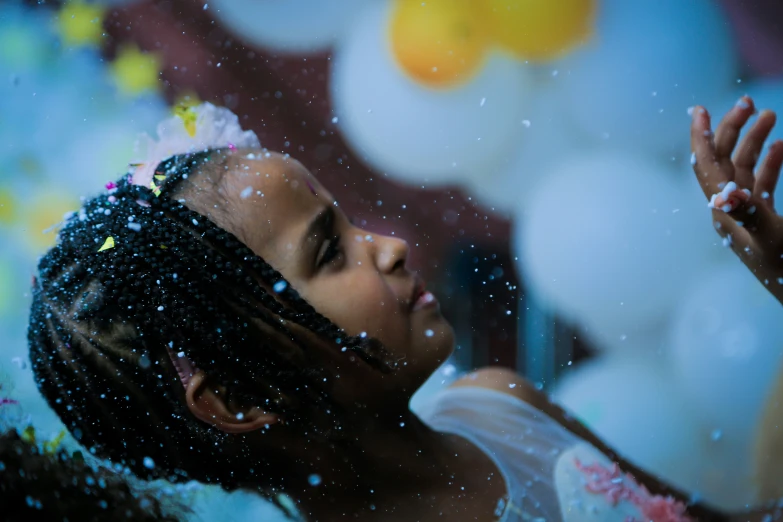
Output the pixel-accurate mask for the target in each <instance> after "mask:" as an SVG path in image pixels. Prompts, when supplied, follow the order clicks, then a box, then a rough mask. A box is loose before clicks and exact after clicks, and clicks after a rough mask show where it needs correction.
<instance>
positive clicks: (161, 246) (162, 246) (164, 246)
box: [160, 245, 169, 250]
mask: <svg viewBox="0 0 783 522" xmlns="http://www.w3.org/2000/svg"><path fill="white" fill-rule="evenodd" d="M160 248H162V249H163V250H168V248H169V247H167V246H166V245H160Z"/></svg>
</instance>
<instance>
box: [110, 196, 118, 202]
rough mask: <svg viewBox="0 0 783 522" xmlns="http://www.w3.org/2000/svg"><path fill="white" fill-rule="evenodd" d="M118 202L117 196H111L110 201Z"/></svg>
mask: <svg viewBox="0 0 783 522" xmlns="http://www.w3.org/2000/svg"><path fill="white" fill-rule="evenodd" d="M116 202H117V198H115V197H114V196H109V203H116Z"/></svg>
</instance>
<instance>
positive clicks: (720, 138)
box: [715, 96, 764, 161]
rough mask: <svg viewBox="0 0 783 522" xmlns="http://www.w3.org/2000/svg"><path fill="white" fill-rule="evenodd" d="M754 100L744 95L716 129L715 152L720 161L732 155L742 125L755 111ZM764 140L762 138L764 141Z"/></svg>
mask: <svg viewBox="0 0 783 522" xmlns="http://www.w3.org/2000/svg"><path fill="white" fill-rule="evenodd" d="M755 110H756V109H755V107H754V106H753V100H751V99H750V97H748V96H743V97H742V98H740V99H739V100H738V101H737V103H736V104H735V105H734V107H732V109H731V110H730V111H729V112H727V113H726V115H725V116H724V117H723V119H722V120H721V122H720V124H719V125H718V129H717V130H716V131H715V154H716V158H717V159H718V161H723V160H726V159H729V158H730V157H731V152H732V151H733V150H734V147H735V146H736V145H737V139H738V138H739V135H740V131H741V130H742V127H743V126H744V125H745V123H747V121H748V118H750V117H751V116H752V115H753V113H754V112H755ZM763 142H764V141H763V140H762V143H763Z"/></svg>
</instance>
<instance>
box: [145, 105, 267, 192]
mask: <svg viewBox="0 0 783 522" xmlns="http://www.w3.org/2000/svg"><path fill="white" fill-rule="evenodd" d="M157 131H158V139H157V140H155V139H154V138H152V137H151V136H149V135H148V134H143V135H142V136H141V137H140V139H139V141H137V142H136V149H135V158H136V159H135V160H134V161H133V163H131V167H132V170H131V174H132V176H133V181H132V182H133V184H134V185H140V186H144V187H149V188H152V189H153V190H156V189H157V187H155V182H154V181H153V176H154V175H155V169H156V168H157V167H158V165H159V164H160V163H161V162H162V161H164V160H166V159H168V158H170V157H172V156H176V155H179V154H188V153H193V152H199V151H203V150H206V149H217V148H223V147H229V148H231V149H235V148H261V144H260V143H259V141H258V137H257V136H256V135H255V133H254V132H253V131H249V130H247V131H246V130H242V126H241V125H240V124H239V118H237V115H236V114H234V113H233V112H231V111H230V110H228V109H226V108H225V107H216V106H214V105H212V104H211V103H209V102H206V103H202V104H200V105H196V106H194V107H176V108H175V109H174V116H172V117H170V118H167V119H165V120H163V121H162V122H160V123H159V124H158V129H157Z"/></svg>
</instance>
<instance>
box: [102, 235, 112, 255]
mask: <svg viewBox="0 0 783 522" xmlns="http://www.w3.org/2000/svg"><path fill="white" fill-rule="evenodd" d="M110 248H114V238H113V237H111V236H109V237H107V238H106V241H104V242H103V246H102V247H101V248H99V249H98V252H103V251H104V250H109V249H110Z"/></svg>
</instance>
